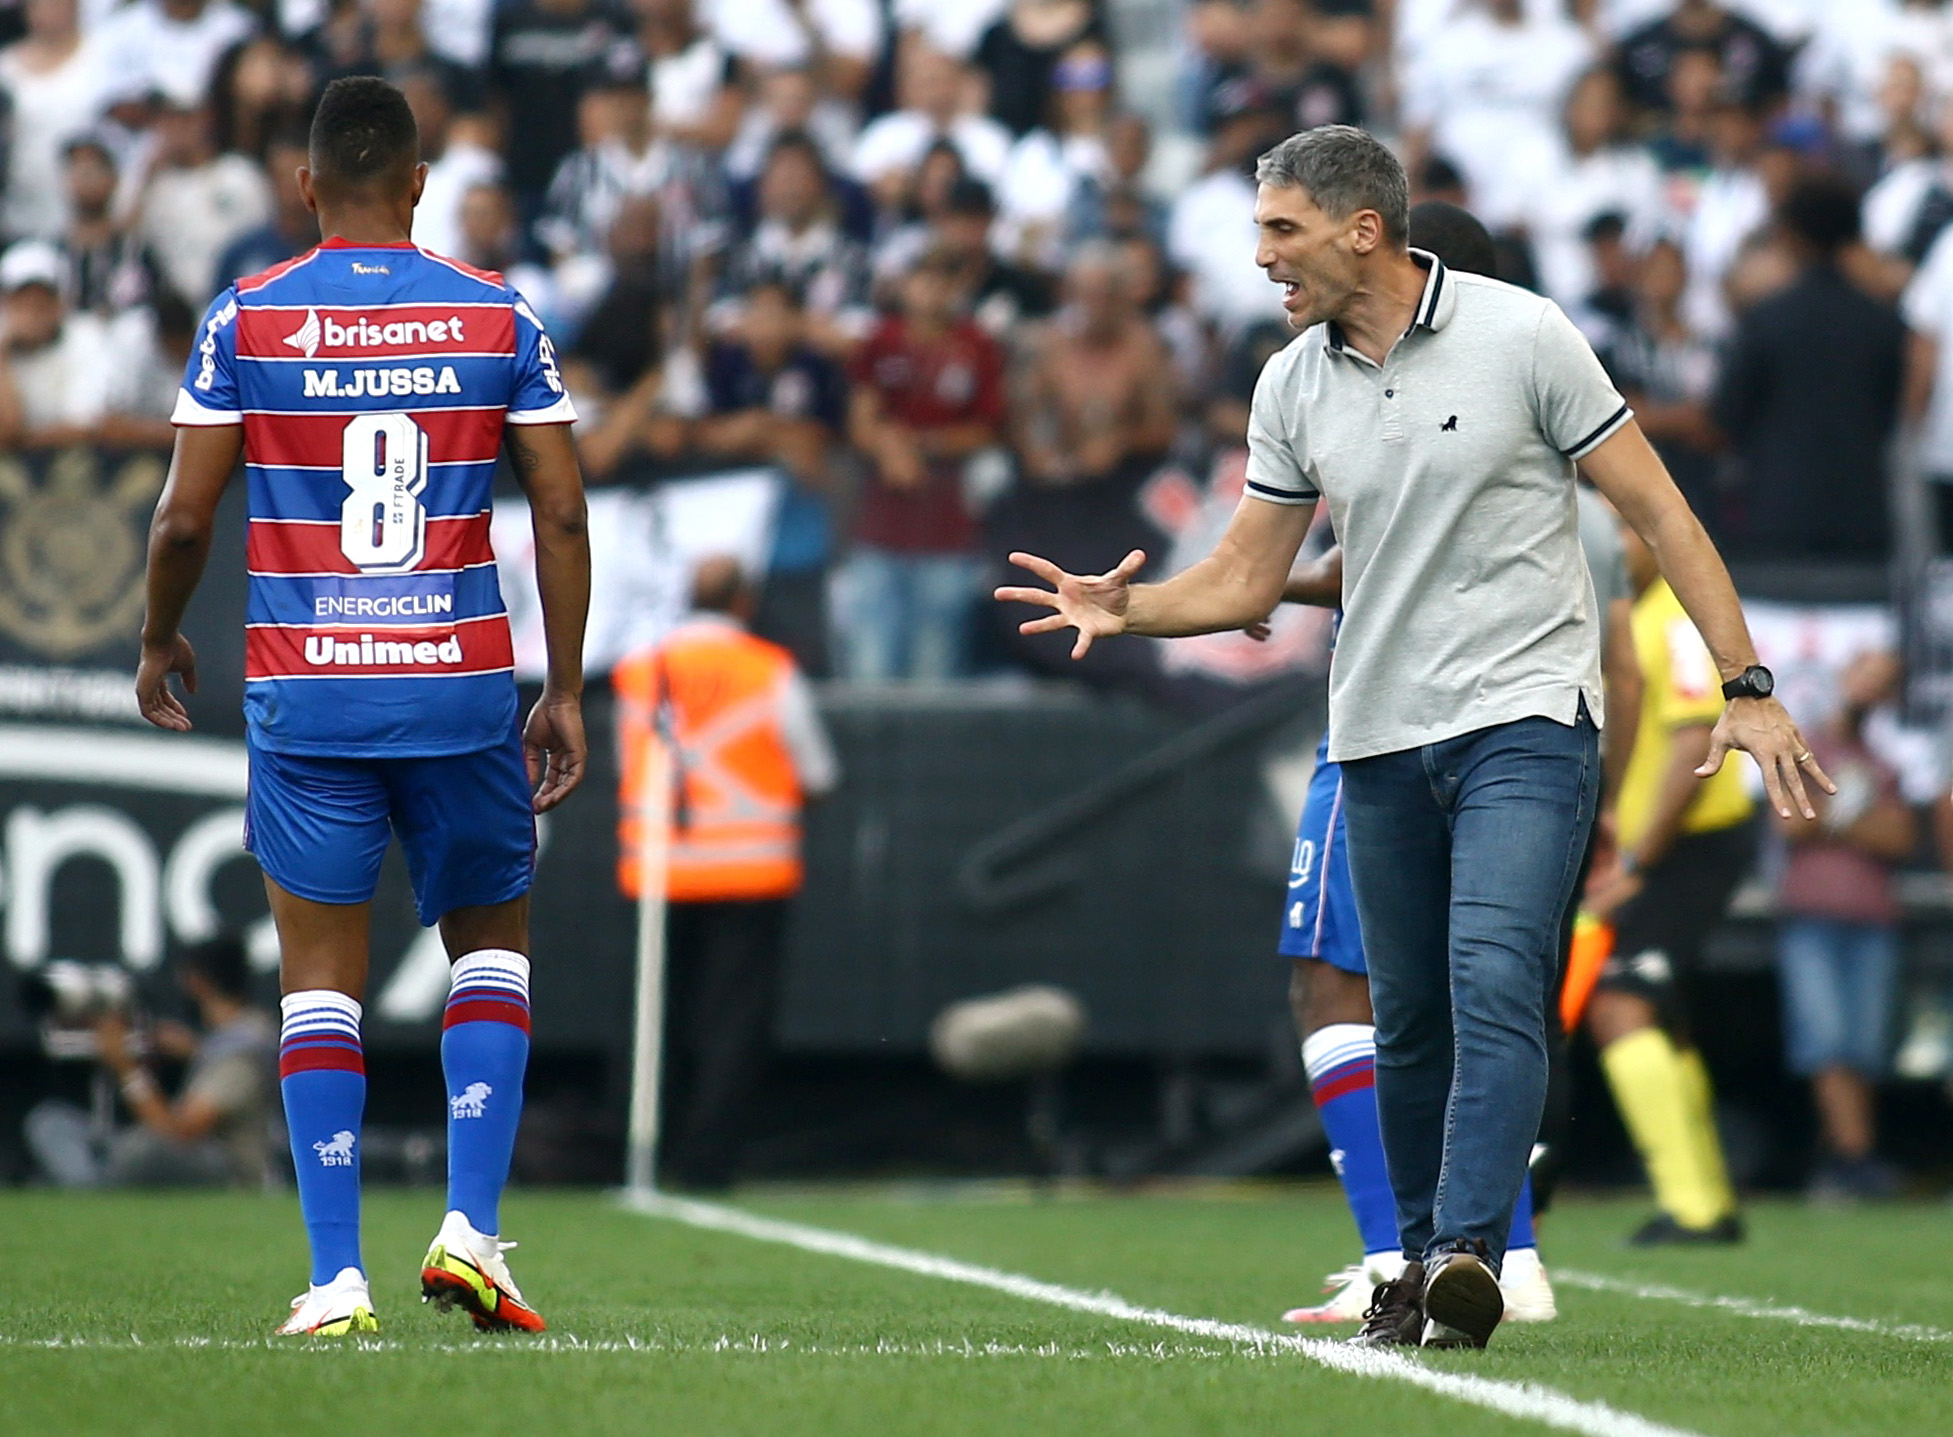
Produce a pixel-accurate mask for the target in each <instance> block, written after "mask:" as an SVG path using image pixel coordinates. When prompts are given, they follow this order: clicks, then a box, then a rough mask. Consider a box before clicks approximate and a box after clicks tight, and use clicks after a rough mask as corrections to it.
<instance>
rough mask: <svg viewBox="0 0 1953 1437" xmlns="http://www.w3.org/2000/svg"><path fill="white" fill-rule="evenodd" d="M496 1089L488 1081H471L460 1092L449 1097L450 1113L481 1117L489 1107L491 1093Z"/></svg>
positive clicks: (457, 1115)
mask: <svg viewBox="0 0 1953 1437" xmlns="http://www.w3.org/2000/svg"><path fill="white" fill-rule="evenodd" d="M494 1091H495V1089H493V1088H492V1087H490V1086H489V1085H488V1084H487V1083H470V1084H468V1086H467V1087H465V1088H463V1089H462V1090H461V1091H460V1092H459V1093H456V1094H455V1095H454V1096H453V1097H451V1098H449V1099H448V1113H449V1115H450V1116H452V1117H456V1118H479V1117H480V1116H481V1115H482V1113H483V1112H484V1111H486V1110H487V1107H488V1099H489V1095H490V1094H491V1093H493V1092H494Z"/></svg>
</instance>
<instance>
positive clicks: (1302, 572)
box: [1282, 544, 1343, 609]
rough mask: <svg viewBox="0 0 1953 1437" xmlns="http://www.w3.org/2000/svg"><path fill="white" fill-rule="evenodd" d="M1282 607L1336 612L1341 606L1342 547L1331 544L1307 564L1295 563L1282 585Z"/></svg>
mask: <svg viewBox="0 0 1953 1437" xmlns="http://www.w3.org/2000/svg"><path fill="white" fill-rule="evenodd" d="M1282 602H1283V603H1284V604H1307V605H1308V606H1309V607H1310V608H1312V609H1339V608H1341V607H1342V604H1343V546H1342V545H1341V544H1331V545H1330V546H1329V548H1328V549H1326V550H1325V551H1324V552H1323V553H1322V554H1320V555H1318V556H1317V557H1316V558H1313V559H1310V560H1309V561H1308V562H1307V563H1303V564H1297V565H1296V566H1295V569H1294V572H1292V573H1291V574H1290V575H1289V576H1288V582H1287V583H1286V584H1284V585H1283V586H1282Z"/></svg>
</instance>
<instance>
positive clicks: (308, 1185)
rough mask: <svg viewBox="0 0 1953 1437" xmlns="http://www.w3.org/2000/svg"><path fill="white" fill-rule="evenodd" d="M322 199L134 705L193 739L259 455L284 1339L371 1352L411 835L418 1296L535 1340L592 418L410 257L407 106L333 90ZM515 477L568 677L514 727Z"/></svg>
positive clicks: (414, 192)
mask: <svg viewBox="0 0 1953 1437" xmlns="http://www.w3.org/2000/svg"><path fill="white" fill-rule="evenodd" d="M309 159H310V163H309V164H308V165H307V166H306V168H304V169H301V170H300V171H299V172H298V181H299V188H300V190H301V191H302V192H303V194H304V196H305V201H306V204H307V206H308V207H310V208H311V209H313V210H314V211H316V213H317V214H318V217H319V229H320V233H321V234H322V235H323V236H324V237H325V238H324V240H323V241H322V242H321V243H320V244H319V245H318V247H317V248H315V249H312V250H310V251H308V252H307V253H305V254H303V255H301V256H299V257H298V258H297V259H294V260H291V261H288V262H286V263H284V264H280V265H276V266H274V267H273V268H271V269H269V270H266V271H265V272H264V273H262V274H258V275H254V276H252V277H250V278H248V279H241V280H239V281H238V282H237V283H236V284H234V285H232V286H231V287H230V288H228V289H227V290H225V291H224V292H223V293H222V294H220V295H219V296H218V297H217V299H216V300H215V301H214V302H213V303H212V305H211V307H210V310H209V312H208V314H207V315H206V316H205V318H204V321H203V324H202V326H201V328H200V329H199V331H198V342H197V346H196V349H195V350H194V352H193V353H192V354H191V356H190V361H189V365H188V368H187V371H186V373H185V375H184V380H183V389H182V391H181V393H180V395H179V396H178V400H177V406H176V412H175V414H174V416H173V417H174V420H175V423H176V425H177V437H176V452H175V455H174V456H173V458H172V460H171V465H170V475H169V482H168V484H167V486H166V487H165V489H164V491H163V497H162V499H161V501H160V502H159V503H158V505H157V510H156V518H155V521H154V523H153V525H152V527H151V530H150V541H149V580H148V582H149V607H148V614H147V617H146V619H145V622H144V626H143V641H142V661H141V667H140V669H139V671H138V674H137V678H136V694H137V699H138V701H139V703H140V705H141V708H142V713H143V715H144V717H145V718H147V719H148V720H149V721H150V722H151V723H153V724H156V725H157V726H158V727H161V728H166V729H175V730H184V729H188V728H189V727H190V720H189V716H188V714H187V713H186V712H185V710H184V708H183V705H182V703H181V702H180V701H179V700H178V698H177V697H176V696H175V694H174V693H173V692H172V691H171V688H170V684H169V676H170V675H171V674H172V673H174V674H177V675H180V677H181V679H182V682H183V684H184V687H185V688H186V689H189V690H191V691H194V690H195V688H196V655H195V653H194V652H193V651H192V649H191V647H190V644H189V641H188V640H187V639H185V638H184V637H183V635H182V633H181V631H180V627H179V625H180V623H181V620H182V617H183V612H184V608H185V606H186V605H187V604H188V603H189V600H190V595H191V593H192V591H193V590H194V589H195V587H196V584H197V580H198V578H199V577H200V576H201V574H202V572H203V566H204V561H205V559H206V558H207V557H208V555H209V550H210V540H211V525H212V519H213V516H214V514H215V511H216V508H217V503H218V500H219V499H220V498H221V496H222V494H223V492H224V489H225V486H226V485H227V484H228V483H229V481H230V477H231V472H232V470H233V469H234V468H235V467H236V465H237V461H238V458H239V456H240V455H242V457H243V460H244V469H245V480H246V484H247V486H248V488H249V510H250V530H249V538H248V540H247V552H246V555H245V563H246V565H247V568H248V570H249V573H250V608H249V615H248V619H247V625H248V627H247V633H246V639H245V686H244V713H245V724H246V744H247V748H248V752H249V757H250V778H251V785H250V797H249V799H248V801H247V820H246V840H245V841H246V845H247V846H248V847H249V849H250V850H251V852H252V853H253V854H254V855H255V856H256V857H257V860H258V863H259V866H260V867H261V868H262V869H263V871H264V879H265V889H266V892H267V894H268V895H269V897H270V902H271V912H272V917H273V919H274V920H275V922H276V923H277V927H278V942H279V949H280V955H281V957H280V962H281V968H280V976H281V980H282V986H283V992H284V998H283V1003H282V1010H283V1019H284V1021H283V1029H282V1033H281V1042H280V1048H279V1064H278V1066H279V1085H280V1088H281V1091H282V1093H283V1097H284V1105H285V1117H286V1122H287V1126H288V1127H289V1128H290V1130H291V1145H292V1160H293V1164H294V1166H295V1168H296V1171H297V1175H298V1192H299V1205H300V1207H301V1209H302V1211H303V1213H304V1217H305V1226H306V1231H307V1233H308V1235H309V1237H310V1240H311V1250H312V1278H311V1285H310V1286H309V1287H308V1289H307V1290H306V1292H305V1293H304V1294H303V1295H301V1296H300V1297H299V1298H297V1299H296V1300H295V1301H294V1302H293V1303H292V1311H291V1315H290V1317H289V1318H288V1319H287V1320H286V1321H285V1322H284V1324H283V1325H282V1326H280V1327H279V1329H278V1331H279V1332H280V1333H283V1334H303V1333H311V1334H319V1335H339V1334H345V1333H359V1332H373V1331H377V1330H378V1324H377V1322H376V1320H375V1315H374V1307H373V1300H372V1297H371V1294H370V1292H369V1289H368V1285H367V1278H366V1269H365V1265H364V1263H363V1261H362V1259H361V1255H360V1242H359V1171H360V1120H361V1114H362V1111H363V1109H364V1106H365V1098H366V1075H365V1065H364V1060H363V1057H362V1053H361V1046H360V999H361V996H362V994H363V992H364V988H365V983H366V970H367V957H368V916H369V908H370V904H371V900H372V897H373V891H374V886H375V883H376V881H377V879H378V875H379V868H380V860H381V858H382V856H383V855H384V854H385V852H386V848H387V844H388V841H389V837H390V835H398V836H399V838H400V841H401V845H402V847H403V848H404V849H405V850H406V856H407V866H408V871H409V873H410V875H411V877H412V879H413V887H414V900H415V903H416V905H417V907H418V909H419V912H420V917H421V921H422V922H423V923H427V924H430V925H432V924H438V925H439V926H440V930H441V937H442V940H443V941H444V942H445V944H446V945H447V950H448V953H449V956H450V958H451V959H452V964H453V970H452V983H451V989H450V996H449V1000H448V1005H447V1011H446V1015H445V1020H444V1023H443V1031H442V1036H441V1063H442V1067H443V1069H444V1071H445V1074H446V1078H447V1090H448V1118H449V1123H448V1202H447V1206H448V1212H447V1216H446V1218H445V1219H444V1220H443V1222H442V1224H441V1227H440V1230H439V1232H438V1233H437V1235H436V1237H435V1239H434V1242H433V1244H432V1246H431V1247H430V1248H429V1250H428V1253H427V1257H426V1260H425V1261H424V1262H423V1264H422V1272H421V1288H422V1294H423V1297H424V1298H427V1299H433V1300H436V1301H438V1302H440V1303H441V1304H442V1306H443V1307H448V1306H452V1305H459V1306H461V1307H462V1308H463V1309H465V1310H466V1311H467V1312H468V1313H469V1314H470V1316H472V1317H473V1319H474V1321H475V1324H476V1325H477V1326H478V1327H481V1328H484V1329H496V1328H519V1329H523V1330H527V1331H539V1330H540V1329H541V1328H542V1327H543V1320H542V1318H541V1317H540V1316H538V1315H537V1313H536V1312H535V1310H534V1309H533V1308H532V1307H530V1306H529V1304H528V1303H527V1302H525V1301H524V1300H523V1297H522V1294H521V1292H520V1291H519V1290H518V1289H517V1287H516V1285H515V1283H514V1281H513V1280H512V1279H511V1278H510V1276H509V1271H508V1265H507V1262H506V1261H505V1259H504V1258H503V1256H502V1253H503V1251H504V1249H505V1248H506V1247H508V1246H510V1245H511V1244H506V1243H503V1242H501V1241H500V1234H501V1223H500V1216H499V1212H498V1207H499V1202H500V1198H501V1191H502V1186H503V1184H504V1183H505V1181H506V1180H507V1177H508V1170H509V1159H510V1155H511V1152H512V1150H513V1148H514V1144H515V1131H516V1124H517V1121H518V1119H519V1117H520V1114H521V1107H522V1080H523V1072H524V1069H525V1067H526V1065H527V1061H528V1054H529V956H528V955H529V931H528V928H529V924H528V915H529V900H528V892H529V884H530V878H531V875H532V872H533V869H534V863H535V817H534V815H535V814H536V813H540V812H543V811H545V810H547V809H549V808H552V807H554V806H555V805H556V804H558V803H560V802H561V801H562V800H563V799H564V798H565V797H566V796H567V795H568V794H569V792H570V790H571V789H573V788H575V787H576V785H577V783H578V781H579V780H580V779H581V778H582V776H583V769H584V759H585V744H584V736H583V719H582V711H581V694H582V688H583V672H582V648H583V626H584V618H585V614H586V611H587V609H588V606H589V589H590V555H589V544H588V539H587V536H586V534H585V518H584V503H583V481H582V477H581V475H580V473H579V472H578V468H577V462H576V451H575V448H574V446H573V444H572V442H571V438H570V425H571V423H572V422H573V421H574V420H575V418H576V415H575V412H574V410H573V409H572V408H571V405H570V401H569V398H568V396H567V395H566V394H565V393H564V390H563V381H562V377H561V376H560V374H559V373H558V372H557V365H556V356H555V352H554V350H553V349H552V348H551V346H550V342H549V338H548V336H547V335H545V334H544V333H543V331H542V326H541V324H540V323H539V322H538V321H537V319H536V316H535V313H534V311H533V310H531V309H530V308H529V306H528V305H527V304H526V303H525V302H524V301H523V299H522V297H521V296H520V295H519V294H517V293H516V292H515V291H514V290H513V289H511V288H510V287H509V286H508V285H507V284H506V283H504V281H503V279H502V277H501V276H500V275H497V274H491V273H488V272H486V271H482V270H476V269H471V268H469V267H468V266H466V265H463V264H458V263H456V262H455V261H453V260H449V259H444V258H442V257H441V256H439V255H435V254H431V253H429V252H428V251H426V250H422V249H419V248H416V247H415V245H414V244H413V242H412V239H411V237H410V231H411V228H412V222H413V211H414V205H415V203H416V202H417V201H418V199H419V198H420V193H421V188H422V186H423V185H424V184H425V182H426V177H427V166H426V165H424V164H422V163H421V162H420V145H419V137H418V135H417V134H416V132H415V128H414V120H413V115H412V114H411V112H410V111H409V110H408V107H407V101H406V99H405V97H404V96H402V95H401V93H400V92H399V91H398V90H396V89H394V88H393V87H392V86H391V85H388V84H386V83H385V82H384V81H381V80H377V79H372V78H365V77H361V78H350V79H342V80H336V81H334V82H333V83H332V84H331V85H330V86H328V87H327V89H326V91H325V94H324V96H323V97H322V98H321V100H320V102H319V107H318V111H317V114H316V116H315V118H314V120H313V123H312V134H311V150H310V157H309ZM504 450H506V451H507V453H508V455H509V458H510V460H511V461H512V463H513V465H514V468H515V473H516V478H517V479H518V481H519V482H520V483H521V484H522V486H523V488H524V490H525V491H526V493H527V494H528V497H529V501H530V506H531V511H532V514H533V516H534V527H535V541H536V564H537V578H538V580H539V584H540V587H541V593H542V603H543V609H544V614H545V625H546V629H547V636H548V676H547V681H546V682H545V685H544V688H543V693H542V698H541V699H540V701H539V702H538V703H537V704H536V706H535V707H534V708H533V709H532V710H531V711H530V713H529V716H528V719H527V720H526V722H524V721H522V720H521V719H520V718H519V717H518V714H517V710H516V689H515V680H514V676H513V655H512V650H511V640H510V633H509V623H508V616H507V613H506V612H505V610H504V609H503V605H502V595H501V591H500V588H499V586H498V584H497V582H496V575H495V556H494V554H493V552H492V551H491V550H490V548H489V539H488V519H489V490H490V485H491V482H492V479H493V476H494V473H495V468H496V463H497V460H498V456H499V455H500V454H501V453H502V452H503V451H504Z"/></svg>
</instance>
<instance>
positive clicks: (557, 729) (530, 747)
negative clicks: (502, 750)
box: [522, 689, 590, 813]
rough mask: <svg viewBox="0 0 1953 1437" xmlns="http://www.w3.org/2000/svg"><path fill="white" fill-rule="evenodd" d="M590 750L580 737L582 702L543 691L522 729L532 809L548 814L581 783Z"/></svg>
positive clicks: (581, 732)
mask: <svg viewBox="0 0 1953 1437" xmlns="http://www.w3.org/2000/svg"><path fill="white" fill-rule="evenodd" d="M589 757H590V746H589V744H588V743H586V742H585V741H584V737H583V701H582V700H581V699H579V698H578V697H577V696H576V695H575V694H565V693H557V692H554V691H552V690H549V689H544V690H543V696H542V697H541V698H539V699H537V700H536V706H535V707H534V708H532V709H530V710H529V721H528V722H527V723H525V724H523V726H522V758H523V762H525V763H526V764H527V765H528V766H529V786H530V787H531V788H532V789H534V790H535V798H534V800H533V801H532V806H533V807H534V808H535V810H536V812H537V813H548V812H549V810H550V809H552V808H554V807H556V805H557V804H559V803H561V802H562V801H563V800H564V799H566V798H568V797H569V796H570V790H571V789H573V788H575V787H576V786H577V785H578V784H579V783H582V782H583V769H584V765H585V763H586V762H587V761H588V759H589Z"/></svg>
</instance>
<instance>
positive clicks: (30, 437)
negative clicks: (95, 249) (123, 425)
mask: <svg viewBox="0 0 1953 1437" xmlns="http://www.w3.org/2000/svg"><path fill="white" fill-rule="evenodd" d="M60 284H61V256H60V254H59V253H58V252H57V251H56V250H55V248H54V246H53V245H51V244H48V243H47V242H46V241H44V240H21V241H20V242H19V243H17V244H15V245H14V246H12V247H11V248H10V249H8V251H7V252H6V254H5V255H4V256H0V444H3V445H6V446H7V447H9V448H35V447H45V446H49V445H57V444H76V443H86V442H87V441H88V440H90V439H92V438H93V437H94V432H95V427H96V425H97V424H99V423H100V422H101V418H102V413H103V410H104V408H105V406H106V404H107V398H108V376H109V374H110V372H111V371H112V370H113V369H114V368H115V366H114V364H113V363H112V362H111V351H110V348H109V344H108V337H107V333H106V330H105V328H104V326H103V325H102V322H101V321H100V320H98V319H96V318H95V316H93V315H90V314H69V313H68V312H67V306H66V304H64V303H63V301H62V299H61V290H60Z"/></svg>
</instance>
